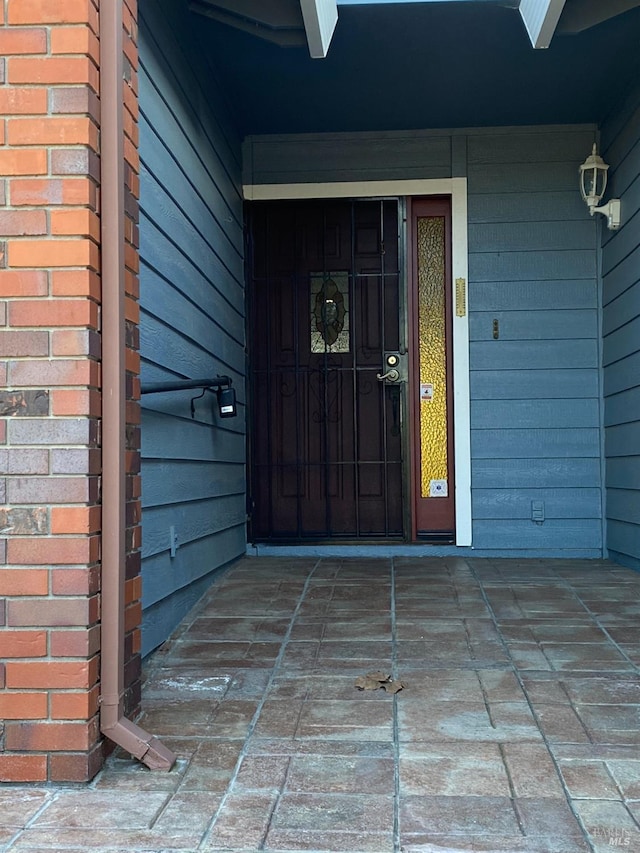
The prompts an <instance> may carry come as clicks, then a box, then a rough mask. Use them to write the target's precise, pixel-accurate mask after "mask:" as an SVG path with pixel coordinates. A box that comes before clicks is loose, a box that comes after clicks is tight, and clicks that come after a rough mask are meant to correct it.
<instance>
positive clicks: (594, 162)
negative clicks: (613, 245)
mask: <svg viewBox="0 0 640 853" xmlns="http://www.w3.org/2000/svg"><path fill="white" fill-rule="evenodd" d="M608 170H609V166H608V165H607V164H606V163H605V162H604V160H603V159H602V157H601V156H600V155H599V154H598V151H597V148H596V144H595V142H594V143H593V150H592V151H591V154H590V155H589V156H588V157H587V159H586V160H585V161H584V163H583V164H582V165H581V166H580V193H581V194H582V198H583V199H584V201H585V203H586V205H587V207H588V208H589V213H590V214H591V216H593V214H594V213H602V214H604V216H606V217H607V228H610V229H611V230H612V231H615V230H616V229H617V228H619V227H620V199H619V198H612V199H611V201H609V202H607V204H605V205H602V207H598V204H599V203H600V200H601V199H602V197H603V195H604V191H605V190H606V188H607V172H608Z"/></svg>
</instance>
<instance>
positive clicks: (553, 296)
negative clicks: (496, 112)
mask: <svg viewBox="0 0 640 853" xmlns="http://www.w3.org/2000/svg"><path fill="white" fill-rule="evenodd" d="M592 144H593V131H592V130H590V129H585V128H575V129H570V128H563V129H562V130H561V131H556V130H545V129H543V128H540V129H522V130H520V131H518V130H513V129H510V130H508V131H507V130H505V131H504V132H500V131H496V132H495V133H494V134H493V135H488V134H487V133H486V132H481V133H479V134H474V133H473V132H470V133H469V135H468V139H467V151H468V173H467V174H468V181H469V183H468V188H469V309H470V365H471V397H472V403H471V426H472V433H471V448H472V487H473V530H474V537H473V543H474V546H475V547H476V548H482V549H485V548H495V547H499V548H501V549H504V550H505V551H506V550H511V551H512V552H517V551H520V550H521V549H522V550H528V551H530V550H531V549H534V550H535V549H537V548H539V549H541V550H547V551H548V550H549V549H553V550H555V551H556V553H558V554H559V555H561V554H562V553H563V552H566V553H568V552H571V551H572V550H574V549H580V548H583V549H587V550H588V551H589V552H590V553H591V555H592V556H593V555H596V554H598V553H600V552H601V549H602V522H601V518H602V490H601V464H600V455H601V446H600V445H601V430H600V403H599V397H600V387H599V376H598V365H599V341H598V337H599V332H598V284H597V253H596V245H597V244H596V239H597V232H596V225H595V223H594V222H593V221H592V220H591V218H590V217H589V215H588V212H587V210H586V208H585V206H584V203H583V202H582V200H581V198H580V194H579V192H578V187H577V175H578V166H579V164H580V163H581V162H582V161H583V160H584V158H585V156H586V153H588V152H589V150H590V148H591V145H592ZM496 321H497V323H498V329H499V337H498V338H497V339H494V335H493V329H494V322H496ZM540 503H542V504H543V506H544V521H543V522H542V523H538V522H535V521H534V520H533V519H532V509H533V507H534V506H537V505H539V504H540Z"/></svg>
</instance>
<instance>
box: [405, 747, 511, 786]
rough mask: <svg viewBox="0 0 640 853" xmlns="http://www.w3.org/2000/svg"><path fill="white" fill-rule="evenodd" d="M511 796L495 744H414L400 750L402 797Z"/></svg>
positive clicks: (502, 763)
mask: <svg viewBox="0 0 640 853" xmlns="http://www.w3.org/2000/svg"><path fill="white" fill-rule="evenodd" d="M510 793H511V791H510V786H509V777H508V775H507V771H506V768H505V765H504V761H503V760H502V755H501V753H500V749H499V747H498V746H497V745H496V744H473V743H471V744H464V746H461V745H459V744H451V743H447V744H438V743H415V744H411V746H410V747H407V746H406V745H405V746H404V747H403V748H402V749H401V753H400V794H401V796H405V795H413V794H422V795H425V796H459V797H466V796H476V797H481V796H499V797H509V796H510Z"/></svg>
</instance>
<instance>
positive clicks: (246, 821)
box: [201, 792, 276, 850]
mask: <svg viewBox="0 0 640 853" xmlns="http://www.w3.org/2000/svg"><path fill="white" fill-rule="evenodd" d="M275 803H276V794H273V793H265V792H263V793H246V794H245V793H238V794H236V793H232V794H230V795H229V796H228V797H227V799H226V800H225V801H224V804H223V808H222V810H221V812H220V814H219V816H218V818H217V819H216V821H215V823H214V824H213V827H212V829H211V831H210V832H209V834H208V836H207V838H206V841H205V844H204V845H203V847H202V848H201V849H203V850H211V849H212V848H214V849H215V848H216V847H222V848H223V849H227V848H228V849H229V850H250V849H251V848H252V847H260V845H261V844H262V841H263V839H264V837H265V836H266V834H267V829H268V827H269V823H270V821H271V814H272V812H273V808H274V805H275Z"/></svg>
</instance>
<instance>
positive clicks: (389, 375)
mask: <svg viewBox="0 0 640 853" xmlns="http://www.w3.org/2000/svg"><path fill="white" fill-rule="evenodd" d="M376 379H379V380H380V382H397V381H398V379H400V371H399V370H396V368H395V367H392V368H391V370H387V372H386V373H376Z"/></svg>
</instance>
